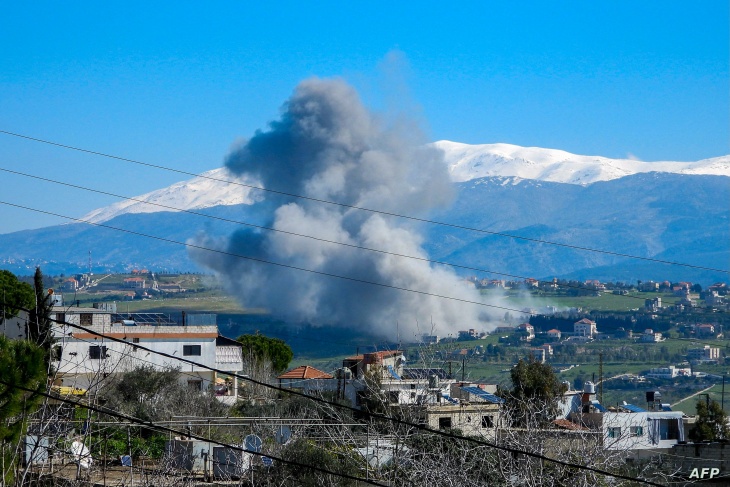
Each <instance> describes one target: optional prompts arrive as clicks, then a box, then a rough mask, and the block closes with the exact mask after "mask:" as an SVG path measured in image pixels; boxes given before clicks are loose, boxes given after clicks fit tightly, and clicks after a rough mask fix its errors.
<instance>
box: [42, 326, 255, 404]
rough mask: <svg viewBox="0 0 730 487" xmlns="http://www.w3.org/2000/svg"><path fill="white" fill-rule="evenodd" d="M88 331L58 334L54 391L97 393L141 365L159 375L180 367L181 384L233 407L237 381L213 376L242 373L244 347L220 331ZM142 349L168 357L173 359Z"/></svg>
mask: <svg viewBox="0 0 730 487" xmlns="http://www.w3.org/2000/svg"><path fill="white" fill-rule="evenodd" d="M79 316H81V315H79ZM93 316H97V315H96V314H93ZM67 320H68V317H67ZM68 321H69V322H71V320H68ZM88 328H89V330H90V331H91V332H86V331H82V330H78V329H76V328H73V327H71V326H68V325H64V326H61V327H60V328H58V329H57V330H58V331H57V333H55V335H56V340H57V342H56V345H57V346H58V347H60V357H58V359H57V360H58V363H57V364H56V370H57V379H58V380H57V384H56V385H63V386H69V387H76V388H80V389H94V388H97V387H101V386H103V385H104V381H105V379H107V378H108V377H109V376H110V375H113V374H118V373H123V372H127V371H129V370H132V369H134V368H135V367H137V366H141V365H152V366H153V367H155V368H157V369H160V370H161V369H164V368H167V367H179V368H180V381H181V382H183V383H185V384H187V385H188V386H189V387H190V388H191V389H194V390H198V391H204V390H212V389H214V388H215V390H216V392H217V393H220V395H221V396H225V397H221V400H222V401H223V402H226V403H229V402H230V403H232V402H233V401H235V398H236V396H237V395H238V380H237V378H235V377H231V376H229V375H228V374H225V373H223V374H219V373H217V372H214V371H211V370H209V368H216V369H219V370H223V371H224V372H231V373H240V372H241V371H242V369H243V361H242V355H241V345H240V344H239V343H238V342H236V341H234V340H231V339H229V338H225V337H222V336H220V335H219V333H218V327H216V326H185V327H183V326H124V325H120V324H116V325H108V324H99V325H97V324H94V325H90V326H88ZM92 332H93V333H92ZM99 334H101V335H103V336H99ZM109 338H116V339H119V340H121V342H120V341H115V340H110V339H109ZM140 347H145V348H148V349H151V350H153V351H155V352H163V353H166V354H169V355H171V356H172V358H169V357H164V356H161V355H159V354H156V353H153V352H148V351H146V350H143V349H142V348H140ZM175 357H180V358H185V359H189V360H192V361H194V362H197V363H199V364H200V365H192V364H189V363H184V362H181V361H179V360H176V358H175ZM216 384H217V385H218V387H216Z"/></svg>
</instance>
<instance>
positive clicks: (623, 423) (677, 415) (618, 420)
mask: <svg viewBox="0 0 730 487" xmlns="http://www.w3.org/2000/svg"><path fill="white" fill-rule="evenodd" d="M682 414H683V413H681V412H679V411H677V412H649V411H647V412H641V413H611V412H606V413H603V414H602V425H601V427H602V430H603V445H604V448H606V449H607V450H623V451H629V450H646V449H653V450H655V449H665V448H672V447H673V446H674V445H676V444H677V442H678V441H684V425H683V423H682ZM653 421H660V422H661V423H660V427H659V431H658V432H657V433H658V434H657V435H656V437H655V436H654V435H653V434H652V431H651V428H652V422H653ZM670 422H673V423H674V426H675V427H676V430H674V431H672V429H671V425H670V424H669V423H670ZM612 428H620V434H618V432H617V431H616V430H613V434H612V431H611V430H612ZM634 428H641V434H639V433H638V432H636V430H633V431H632V429H634ZM672 432H675V433H676V435H672ZM671 436H676V437H675V438H671Z"/></svg>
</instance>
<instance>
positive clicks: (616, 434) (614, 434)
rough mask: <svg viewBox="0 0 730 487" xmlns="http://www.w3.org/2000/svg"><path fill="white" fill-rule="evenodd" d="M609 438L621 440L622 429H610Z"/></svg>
mask: <svg viewBox="0 0 730 487" xmlns="http://www.w3.org/2000/svg"><path fill="white" fill-rule="evenodd" d="M608 437H609V438H620V437H621V428H618V427H615V428H608Z"/></svg>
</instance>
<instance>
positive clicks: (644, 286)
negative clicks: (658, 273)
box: [636, 281, 659, 292]
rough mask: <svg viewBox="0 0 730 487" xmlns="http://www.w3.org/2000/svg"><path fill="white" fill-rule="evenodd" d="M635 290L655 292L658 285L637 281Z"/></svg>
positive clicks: (652, 282)
mask: <svg viewBox="0 0 730 487" xmlns="http://www.w3.org/2000/svg"><path fill="white" fill-rule="evenodd" d="M636 288H637V289H638V290H639V291H642V292H656V291H658V290H659V283H657V282H654V281H639V283H638V285H637V286H636Z"/></svg>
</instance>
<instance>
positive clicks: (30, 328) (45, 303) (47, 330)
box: [26, 267, 53, 365]
mask: <svg viewBox="0 0 730 487" xmlns="http://www.w3.org/2000/svg"><path fill="white" fill-rule="evenodd" d="M33 292H34V294H35V302H34V306H33V307H31V311H30V313H29V315H28V324H27V326H26V331H27V334H26V336H27V338H28V340H30V341H32V342H33V343H35V344H36V345H38V346H39V347H41V348H42V349H43V350H45V351H46V365H47V364H48V362H49V361H50V351H51V346H52V345H53V333H52V332H51V309H52V308H53V304H52V303H51V294H50V293H46V291H45V286H44V285H43V273H42V272H41V268H40V267H36V269H35V275H34V276H33Z"/></svg>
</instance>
